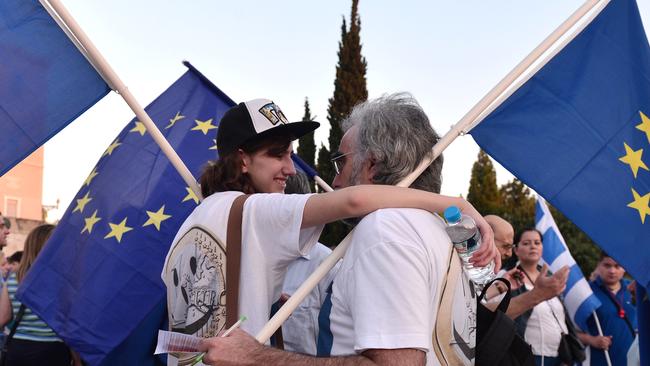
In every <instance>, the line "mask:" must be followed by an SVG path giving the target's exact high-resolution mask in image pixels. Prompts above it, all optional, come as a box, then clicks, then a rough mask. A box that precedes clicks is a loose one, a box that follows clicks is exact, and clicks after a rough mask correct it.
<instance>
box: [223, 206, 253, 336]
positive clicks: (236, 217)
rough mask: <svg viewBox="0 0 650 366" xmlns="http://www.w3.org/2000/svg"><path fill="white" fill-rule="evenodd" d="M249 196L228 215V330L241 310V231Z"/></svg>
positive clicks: (232, 208) (231, 209) (233, 207)
mask: <svg viewBox="0 0 650 366" xmlns="http://www.w3.org/2000/svg"><path fill="white" fill-rule="evenodd" d="M248 197H250V195H249V194H245V195H241V196H239V197H237V198H235V201H234V202H233V203H232V206H231V207H230V214H229V215H228V230H227V232H226V329H227V328H230V327H231V326H232V325H233V324H235V323H236V322H237V317H238V315H239V314H238V313H237V309H239V272H240V265H241V231H242V217H243V214H244V202H246V200H247V199H248Z"/></svg>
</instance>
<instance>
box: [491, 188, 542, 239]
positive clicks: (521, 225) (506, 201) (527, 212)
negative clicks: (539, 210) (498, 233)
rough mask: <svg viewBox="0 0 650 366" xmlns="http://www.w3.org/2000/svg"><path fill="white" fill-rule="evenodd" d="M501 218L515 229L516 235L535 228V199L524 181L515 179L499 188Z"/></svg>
mask: <svg viewBox="0 0 650 366" xmlns="http://www.w3.org/2000/svg"><path fill="white" fill-rule="evenodd" d="M499 195H500V196H501V207H500V208H499V210H500V211H501V217H503V219H504V220H506V221H508V222H509V223H510V224H511V225H512V227H513V228H514V229H515V233H519V232H521V231H522V230H523V229H525V228H529V227H532V226H535V198H533V196H532V194H531V193H530V189H528V187H526V185H525V184H524V183H522V181H520V180H519V179H517V178H515V179H513V180H512V181H510V182H508V183H506V184H504V185H502V186H501V188H499Z"/></svg>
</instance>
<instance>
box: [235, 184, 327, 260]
mask: <svg viewBox="0 0 650 366" xmlns="http://www.w3.org/2000/svg"><path fill="white" fill-rule="evenodd" d="M310 196H311V195H307V194H279V193H271V194H255V195H252V196H251V197H249V198H248V200H247V201H246V203H245V204H244V217H243V223H242V225H243V238H242V240H243V241H248V240H252V241H255V242H259V243H262V244H264V243H268V245H262V246H261V248H262V251H264V255H265V256H266V257H267V258H275V259H276V260H277V261H278V263H280V264H282V265H288V264H289V263H290V262H291V261H292V260H294V259H295V258H296V257H299V256H301V255H305V254H307V253H308V252H309V251H310V250H311V248H312V246H313V245H314V244H315V243H316V242H317V240H318V237H319V236H320V233H321V231H322V230H323V225H319V226H313V227H309V228H305V229H302V230H301V229H300V226H301V225H302V214H303V211H304V208H305V204H306V203H307V200H308V199H309V197H310Z"/></svg>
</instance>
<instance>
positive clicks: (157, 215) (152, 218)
mask: <svg viewBox="0 0 650 366" xmlns="http://www.w3.org/2000/svg"><path fill="white" fill-rule="evenodd" d="M147 215H149V220H147V222H145V223H144V225H142V226H143V227H144V226H147V225H154V226H155V227H156V229H158V231H160V223H161V222H163V221H165V220H167V219H168V218H170V217H172V216H171V215H165V205H163V206H162V207H161V208H160V209H159V210H158V211H156V212H152V211H147Z"/></svg>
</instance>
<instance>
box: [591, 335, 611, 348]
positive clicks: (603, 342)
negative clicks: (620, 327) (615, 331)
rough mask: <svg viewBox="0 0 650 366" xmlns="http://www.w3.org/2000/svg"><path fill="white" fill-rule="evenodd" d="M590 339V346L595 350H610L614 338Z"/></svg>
mask: <svg viewBox="0 0 650 366" xmlns="http://www.w3.org/2000/svg"><path fill="white" fill-rule="evenodd" d="M589 339H590V341H589V342H588V343H589V345H590V346H592V347H594V348H598V349H603V350H608V349H609V347H610V346H611V345H612V336H602V337H601V336H591V337H590V338H589Z"/></svg>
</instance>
